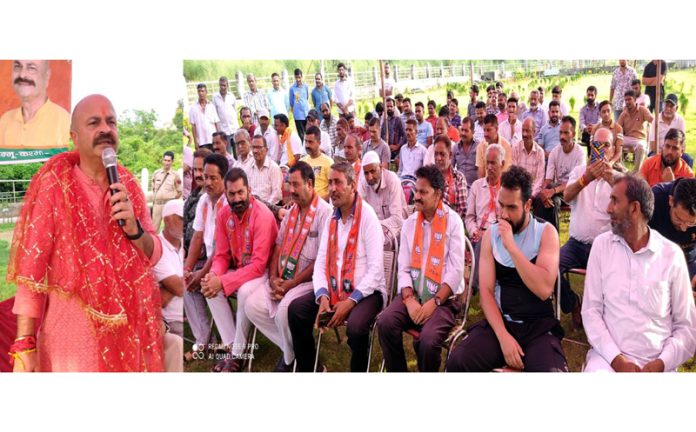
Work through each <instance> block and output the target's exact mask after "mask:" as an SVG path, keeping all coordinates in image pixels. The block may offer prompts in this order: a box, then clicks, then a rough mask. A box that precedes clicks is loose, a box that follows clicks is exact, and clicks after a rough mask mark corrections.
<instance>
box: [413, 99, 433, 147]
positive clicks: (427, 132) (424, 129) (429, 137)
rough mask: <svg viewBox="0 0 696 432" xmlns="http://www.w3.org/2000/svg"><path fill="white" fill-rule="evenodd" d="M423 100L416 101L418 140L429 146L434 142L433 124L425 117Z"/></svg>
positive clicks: (424, 145) (421, 143)
mask: <svg viewBox="0 0 696 432" xmlns="http://www.w3.org/2000/svg"><path fill="white" fill-rule="evenodd" d="M423 108H424V107H423V102H416V122H417V127H418V134H417V136H416V141H418V143H419V144H420V145H422V146H423V147H428V146H430V145H431V144H432V143H433V126H432V125H431V124H430V122H428V121H426V120H425V119H424V118H423V114H424V112H423Z"/></svg>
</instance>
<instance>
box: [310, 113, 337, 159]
mask: <svg viewBox="0 0 696 432" xmlns="http://www.w3.org/2000/svg"><path fill="white" fill-rule="evenodd" d="M310 126H314V127H315V128H317V129H319V135H320V136H321V140H320V141H319V142H320V144H319V150H320V151H321V152H322V153H324V154H325V155H326V156H328V157H332V156H331V155H332V153H331V148H332V145H331V136H329V134H328V133H327V132H325V131H324V129H322V128H321V127H320V126H321V123H320V121H319V113H318V112H317V110H315V109H314V108H312V109H311V110H309V113H308V114H307V128H308V129H309V127H310ZM305 133H306V132H305ZM306 140H307V137H306V135H305V142H306Z"/></svg>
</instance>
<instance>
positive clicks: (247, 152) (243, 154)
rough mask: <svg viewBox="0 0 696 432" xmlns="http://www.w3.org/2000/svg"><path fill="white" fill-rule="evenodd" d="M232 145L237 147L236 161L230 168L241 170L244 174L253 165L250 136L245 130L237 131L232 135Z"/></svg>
mask: <svg viewBox="0 0 696 432" xmlns="http://www.w3.org/2000/svg"><path fill="white" fill-rule="evenodd" d="M234 145H235V146H237V160H236V161H235V162H234V164H233V165H230V168H235V167H237V168H241V169H243V170H244V172H249V169H250V168H251V166H252V165H253V164H254V157H253V156H252V155H251V136H250V135H249V132H247V130H246V129H244V128H242V129H237V132H235V134H234Z"/></svg>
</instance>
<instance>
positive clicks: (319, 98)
mask: <svg viewBox="0 0 696 432" xmlns="http://www.w3.org/2000/svg"><path fill="white" fill-rule="evenodd" d="M314 83H315V84H316V86H315V87H314V89H312V103H313V104H314V109H316V110H317V111H321V104H323V103H327V104H329V111H331V108H332V106H331V90H330V89H329V88H328V87H326V86H325V85H324V77H323V76H322V75H321V72H317V73H316V75H314Z"/></svg>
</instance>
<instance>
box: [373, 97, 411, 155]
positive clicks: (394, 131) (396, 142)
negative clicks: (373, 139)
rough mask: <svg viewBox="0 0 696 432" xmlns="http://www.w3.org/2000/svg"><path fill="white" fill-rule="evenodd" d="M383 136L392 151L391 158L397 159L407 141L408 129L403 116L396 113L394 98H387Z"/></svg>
mask: <svg viewBox="0 0 696 432" xmlns="http://www.w3.org/2000/svg"><path fill="white" fill-rule="evenodd" d="M387 130H388V131H389V137H387ZM381 137H382V140H386V142H387V144H388V145H389V150H390V152H391V154H390V160H394V159H396V157H397V156H398V155H399V150H401V146H402V145H404V144H405V143H406V131H405V130H404V124H403V123H402V122H401V118H400V117H398V116H397V115H395V114H394V99H392V98H389V99H387V118H386V119H384V121H383V122H382V132H381ZM365 148H367V146H365Z"/></svg>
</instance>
